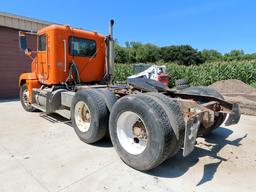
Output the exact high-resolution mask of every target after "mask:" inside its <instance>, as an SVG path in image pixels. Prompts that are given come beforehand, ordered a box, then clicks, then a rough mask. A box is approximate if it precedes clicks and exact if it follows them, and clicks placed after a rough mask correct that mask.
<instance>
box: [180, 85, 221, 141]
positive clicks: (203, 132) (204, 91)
mask: <svg viewBox="0 0 256 192" xmlns="http://www.w3.org/2000/svg"><path fill="white" fill-rule="evenodd" d="M181 93H186V94H199V95H207V96H213V97H217V98H220V99H224V97H223V96H222V95H221V94H220V93H219V92H218V91H216V90H215V89H211V88H209V87H204V86H199V87H190V88H187V89H184V90H182V91H181ZM214 119H215V120H214V123H213V125H211V126H210V127H208V128H207V127H204V126H203V125H201V126H200V127H199V130H198V136H203V137H204V136H207V135H209V134H210V133H211V132H212V131H213V130H214V129H216V128H218V127H220V125H221V124H222V123H223V122H224V121H225V119H226V114H223V113H219V114H218V115H215V116H214Z"/></svg>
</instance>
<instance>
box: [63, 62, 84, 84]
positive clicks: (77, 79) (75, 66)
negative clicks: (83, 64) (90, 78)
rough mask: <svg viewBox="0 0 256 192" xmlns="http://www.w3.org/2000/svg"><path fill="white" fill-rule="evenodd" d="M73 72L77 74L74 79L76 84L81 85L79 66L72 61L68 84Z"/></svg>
mask: <svg viewBox="0 0 256 192" xmlns="http://www.w3.org/2000/svg"><path fill="white" fill-rule="evenodd" d="M73 72H74V73H75V79H74V81H75V84H80V83H81V81H80V76H79V72H78V68H77V65H76V64H75V62H74V61H72V62H71V64H70V66H69V73H68V78H67V80H66V82H68V81H69V80H71V79H72V74H73Z"/></svg>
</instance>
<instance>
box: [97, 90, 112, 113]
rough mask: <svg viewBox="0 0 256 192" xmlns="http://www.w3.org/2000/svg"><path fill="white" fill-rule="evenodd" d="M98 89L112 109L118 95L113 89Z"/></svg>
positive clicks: (109, 108)
mask: <svg viewBox="0 0 256 192" xmlns="http://www.w3.org/2000/svg"><path fill="white" fill-rule="evenodd" d="M96 91H97V92H98V93H99V94H100V95H101V97H102V98H103V99H104V101H105V103H106V105H107V107H108V110H109V111H111V109H112V107H113V105H114V104H115V102H116V101H117V97H116V96H115V94H114V93H113V92H112V91H110V90H109V89H104V88H102V89H96Z"/></svg>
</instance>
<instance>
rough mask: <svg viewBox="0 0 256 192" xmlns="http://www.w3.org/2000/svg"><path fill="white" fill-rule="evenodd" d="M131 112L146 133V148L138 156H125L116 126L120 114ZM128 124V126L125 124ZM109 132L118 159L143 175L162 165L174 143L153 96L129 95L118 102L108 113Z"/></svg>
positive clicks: (125, 152)
mask: <svg viewBox="0 0 256 192" xmlns="http://www.w3.org/2000/svg"><path fill="white" fill-rule="evenodd" d="M125 112H132V113H133V114H136V115H137V116H139V117H140V119H141V120H142V122H144V124H145V127H146V128H145V129H146V131H147V142H146V143H147V144H146V147H145V149H144V150H143V151H142V152H141V153H139V154H132V153H130V152H128V151H127V150H126V149H125V148H124V147H123V146H122V144H121V143H120V141H119V138H118V133H117V132H118V131H117V129H118V127H117V122H118V119H119V118H120V116H121V115H122V114H124V113H125ZM127 123H128V122H127ZM109 131H110V138H111V141H112V143H113V145H114V147H115V149H116V151H117V153H118V154H119V156H120V158H121V159H122V160H123V161H124V162H125V163H126V164H127V165H129V166H131V167H133V168H134V169H137V170H141V171H146V170H150V169H153V168H154V167H156V166H158V165H159V164H161V163H162V162H163V161H164V160H165V159H166V158H167V157H168V156H169V154H170V148H172V149H174V148H176V146H173V145H174V144H175V143H177V141H173V140H177V139H176V135H175V133H174V131H173V130H172V129H171V128H170V123H169V119H168V116H167V114H166V111H165V110H164V109H163V107H162V106H161V105H160V104H159V103H158V102H157V101H156V99H155V98H153V97H152V96H149V95H148V96H146V95H143V96H142V95H140V96H138V95H135V96H133V95H128V96H125V97H123V98H121V99H119V100H118V101H117V102H116V103H115V105H114V106H113V109H112V111H111V113H110V119H109Z"/></svg>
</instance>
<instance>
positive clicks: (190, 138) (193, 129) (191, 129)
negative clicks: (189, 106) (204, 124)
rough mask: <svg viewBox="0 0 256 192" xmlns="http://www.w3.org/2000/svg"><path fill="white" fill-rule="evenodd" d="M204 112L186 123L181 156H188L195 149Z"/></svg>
mask: <svg viewBox="0 0 256 192" xmlns="http://www.w3.org/2000/svg"><path fill="white" fill-rule="evenodd" d="M203 113H204V112H200V113H197V114H196V115H194V116H192V117H190V118H189V119H188V121H187V122H186V127H185V138H184V148H183V156H184V157H186V156H188V155H189V154H190V153H191V152H192V151H193V150H194V148H195V142H196V138H197V132H198V129H199V127H200V124H201V120H202V117H203Z"/></svg>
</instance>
